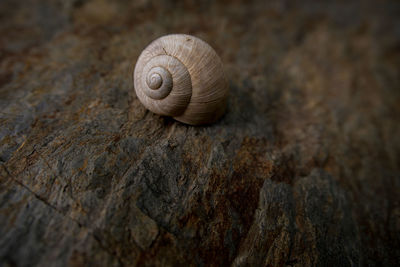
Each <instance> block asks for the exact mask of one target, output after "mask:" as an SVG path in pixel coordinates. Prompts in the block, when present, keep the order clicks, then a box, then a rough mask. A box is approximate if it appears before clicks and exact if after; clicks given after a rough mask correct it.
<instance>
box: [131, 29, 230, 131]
mask: <svg viewBox="0 0 400 267" xmlns="http://www.w3.org/2000/svg"><path fill="white" fill-rule="evenodd" d="M134 84H135V91H136V95H137V96H138V98H139V100H140V101H141V102H142V103H143V105H144V106H145V107H146V108H147V109H149V110H151V111H152V112H154V113H157V114H160V115H165V116H172V117H174V119H176V120H178V121H181V122H184V123H188V124H194V125H196V124H204V123H210V122H213V121H215V120H217V119H218V118H219V117H220V116H221V115H222V114H223V113H224V111H225V107H226V98H227V96H228V85H227V81H226V78H225V75H224V73H223V67H222V63H221V60H220V59H219V57H218V55H217V54H216V53H215V51H214V50H213V49H212V48H211V47H210V46H209V45H208V44H207V43H205V42H204V41H202V40H200V39H198V38H196V37H193V36H190V35H185V34H172V35H167V36H163V37H161V38H159V39H157V40H155V41H153V42H152V43H151V44H150V45H148V46H147V47H146V48H145V49H144V50H143V52H142V54H141V55H140V57H139V59H138V61H137V63H136V66H135V71H134Z"/></svg>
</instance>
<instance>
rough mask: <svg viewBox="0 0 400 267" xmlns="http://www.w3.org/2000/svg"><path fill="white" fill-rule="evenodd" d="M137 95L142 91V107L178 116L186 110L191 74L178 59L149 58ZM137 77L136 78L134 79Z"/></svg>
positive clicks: (162, 56)
mask: <svg viewBox="0 0 400 267" xmlns="http://www.w3.org/2000/svg"><path fill="white" fill-rule="evenodd" d="M139 76H140V78H139V80H140V84H139V85H138V86H137V88H138V89H139V90H140V92H138V91H139V90H137V94H144V95H145V96H142V97H143V99H144V103H143V104H145V106H146V107H147V108H148V109H150V110H151V111H153V112H155V113H158V114H160V115H165V116H177V115H179V114H181V113H183V111H184V110H185V108H186V107H187V105H188V104H189V101H190V97H191V95H192V87H191V80H190V75H189V72H188V70H187V69H186V67H185V66H184V65H183V64H182V62H180V61H179V60H178V59H177V58H175V57H173V56H168V55H159V56H154V57H151V58H150V59H149V60H148V61H147V63H146V64H145V65H144V67H143V69H142V70H141V73H140V75H139ZM135 79H136V78H135ZM172 89H173V90H172Z"/></svg>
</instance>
